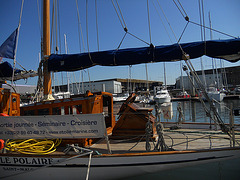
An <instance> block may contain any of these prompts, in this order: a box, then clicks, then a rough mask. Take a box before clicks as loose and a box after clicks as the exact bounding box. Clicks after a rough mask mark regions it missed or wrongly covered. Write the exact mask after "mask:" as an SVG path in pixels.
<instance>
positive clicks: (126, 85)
mask: <svg viewBox="0 0 240 180" xmlns="http://www.w3.org/2000/svg"><path fill="white" fill-rule="evenodd" d="M162 84H163V83H162V82H160V81H146V80H140V79H119V78H115V79H106V80H100V81H91V82H78V83H72V84H69V91H70V93H71V94H81V93H85V92H86V91H87V90H90V91H91V92H99V91H105V92H109V93H112V94H121V93H125V92H129V93H131V92H137V91H146V90H147V89H149V90H150V91H151V90H153V89H154V87H155V86H161V85H162ZM53 89H54V92H55V93H58V92H67V91H68V90H67V89H68V85H61V86H55V87H53Z"/></svg>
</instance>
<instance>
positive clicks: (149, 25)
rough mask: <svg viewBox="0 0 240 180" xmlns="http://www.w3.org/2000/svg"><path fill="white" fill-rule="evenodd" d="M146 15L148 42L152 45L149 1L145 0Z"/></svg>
mask: <svg viewBox="0 0 240 180" xmlns="http://www.w3.org/2000/svg"><path fill="white" fill-rule="evenodd" d="M147 14H148V30H149V40H150V44H152V36H151V23H150V12H149V0H147Z"/></svg>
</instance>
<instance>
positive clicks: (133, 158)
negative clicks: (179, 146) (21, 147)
mask: <svg viewBox="0 0 240 180" xmlns="http://www.w3.org/2000/svg"><path fill="white" fill-rule="evenodd" d="M69 157H70V156H68V157H66V156H64V157H63V156H55V157H54V156H45V157H43V156H35V157H34V156H31V157H29V156H24V155H22V156H19V155H18V156H17V155H12V156H9V155H3V154H2V155H1V156H0V160H1V163H0V178H1V179H3V178H4V177H5V178H4V179H25V180H26V179H34V180H37V179H41V180H42V179H71V180H72V179H85V178H86V174H87V169H88V162H89V158H88V157H82V158H75V159H70V160H69V159H68V158H69ZM239 157H240V149H239V148H228V149H218V150H203V151H167V152H147V153H128V154H115V155H110V154H107V155H98V156H94V157H92V160H91V167H90V173H89V179H98V180H99V179H118V178H126V177H131V176H137V175H141V174H146V173H154V172H158V171H164V170H169V169H174V168H179V167H184V166H192V165H197V164H201V163H210V162H214V161H224V160H227V159H236V158H239ZM59 162H60V163H59Z"/></svg>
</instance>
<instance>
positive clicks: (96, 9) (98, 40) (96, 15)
mask: <svg viewBox="0 0 240 180" xmlns="http://www.w3.org/2000/svg"><path fill="white" fill-rule="evenodd" d="M95 14H96V32H97V47H98V51H99V32H98V16H97V14H98V13H97V0H95Z"/></svg>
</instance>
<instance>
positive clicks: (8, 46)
mask: <svg viewBox="0 0 240 180" xmlns="http://www.w3.org/2000/svg"><path fill="white" fill-rule="evenodd" d="M17 36H18V28H17V29H16V30H15V31H14V32H13V33H12V34H11V35H10V36H9V37H8V38H7V40H6V41H5V42H4V43H3V44H2V45H1V46H0V57H4V58H9V59H14V56H15V49H16V42H17Z"/></svg>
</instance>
